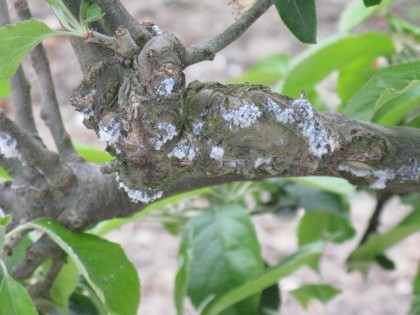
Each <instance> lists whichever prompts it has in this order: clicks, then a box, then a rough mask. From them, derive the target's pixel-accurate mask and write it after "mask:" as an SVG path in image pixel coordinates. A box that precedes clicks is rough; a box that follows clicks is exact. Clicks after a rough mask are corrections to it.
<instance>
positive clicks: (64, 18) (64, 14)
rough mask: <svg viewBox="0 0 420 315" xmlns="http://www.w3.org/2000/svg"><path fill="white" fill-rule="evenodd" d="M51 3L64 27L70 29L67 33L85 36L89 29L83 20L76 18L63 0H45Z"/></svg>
mask: <svg viewBox="0 0 420 315" xmlns="http://www.w3.org/2000/svg"><path fill="white" fill-rule="evenodd" d="M44 1H45V2H47V3H49V4H50V5H51V8H52V9H53V11H54V13H55V15H56V16H57V18H58V20H59V21H60V23H61V24H62V25H63V27H64V28H65V29H66V30H67V31H69V32H68V33H67V35H72V36H79V37H84V36H85V35H86V32H87V31H88V30H87V29H86V28H85V26H84V25H83V23H82V22H81V21H78V20H76V18H75V17H74V16H73V14H72V13H71V12H70V11H69V9H68V8H67V7H66V5H65V4H64V3H63V2H62V1H61V0H44Z"/></svg>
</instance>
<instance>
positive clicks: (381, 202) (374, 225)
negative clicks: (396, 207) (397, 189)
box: [358, 191, 392, 247]
mask: <svg viewBox="0 0 420 315" xmlns="http://www.w3.org/2000/svg"><path fill="white" fill-rule="evenodd" d="M391 196H392V194H390V193H387V192H383V191H381V192H378V193H377V199H378V201H377V203H376V207H375V210H374V211H373V213H372V216H371V217H370V219H369V224H368V226H367V228H366V231H365V233H364V234H363V237H362V238H361V240H360V242H359V245H358V247H360V246H361V245H363V244H364V243H366V242H367V240H368V239H369V238H370V236H371V235H372V234H375V233H376V232H377V231H378V226H379V217H380V216H381V213H382V211H383V210H384V206H385V203H386V202H387V201H388V200H389V199H390V198H391Z"/></svg>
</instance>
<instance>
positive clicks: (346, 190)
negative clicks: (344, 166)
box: [289, 176, 356, 198]
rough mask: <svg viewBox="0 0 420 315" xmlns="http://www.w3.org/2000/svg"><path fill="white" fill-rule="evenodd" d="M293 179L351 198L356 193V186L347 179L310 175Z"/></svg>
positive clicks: (292, 179) (293, 179)
mask: <svg viewBox="0 0 420 315" xmlns="http://www.w3.org/2000/svg"><path fill="white" fill-rule="evenodd" d="M289 179H290V180H291V181H293V182H296V183H299V184H302V185H306V186H309V187H313V188H318V189H320V190H323V191H327V192H330V193H333V194H337V195H342V196H344V197H347V198H350V197H354V196H355V195H356V187H355V186H353V185H352V184H350V183H349V182H348V181H347V180H346V179H344V178H339V177H328V176H308V177H294V178H289Z"/></svg>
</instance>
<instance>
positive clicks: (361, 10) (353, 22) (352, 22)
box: [338, 0, 389, 32]
mask: <svg viewBox="0 0 420 315" xmlns="http://www.w3.org/2000/svg"><path fill="white" fill-rule="evenodd" d="M384 2H386V1H384ZM387 2H389V1H387ZM381 7H382V5H381V6H376V7H373V8H366V7H365V6H364V5H363V3H362V1H360V0H354V1H353V2H351V3H350V4H349V5H347V6H346V8H345V9H344V11H343V12H342V13H341V15H340V19H339V21H338V29H339V31H340V32H349V31H351V30H352V29H353V28H355V27H356V26H358V25H360V24H361V23H362V22H363V21H365V20H367V19H368V18H369V17H371V16H372V15H374V14H375V13H376V12H378V10H379V9H380V8H381Z"/></svg>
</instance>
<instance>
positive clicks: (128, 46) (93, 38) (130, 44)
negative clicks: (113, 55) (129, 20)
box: [85, 26, 141, 57]
mask: <svg viewBox="0 0 420 315" xmlns="http://www.w3.org/2000/svg"><path fill="white" fill-rule="evenodd" d="M85 40H86V42H89V43H98V44H102V45H104V46H106V47H108V48H110V49H112V50H113V51H115V52H117V53H119V54H120V55H121V56H124V57H126V56H132V55H135V54H138V53H139V52H140V50H141V49H140V47H139V46H137V45H136V43H135V42H134V40H133V39H132V38H131V36H130V33H128V31H127V30H126V29H125V28H123V27H122V26H121V27H119V28H118V29H117V31H116V35H115V36H114V37H111V36H107V35H104V34H101V33H98V32H96V31H91V32H89V34H88V37H87V38H86V39H85Z"/></svg>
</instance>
